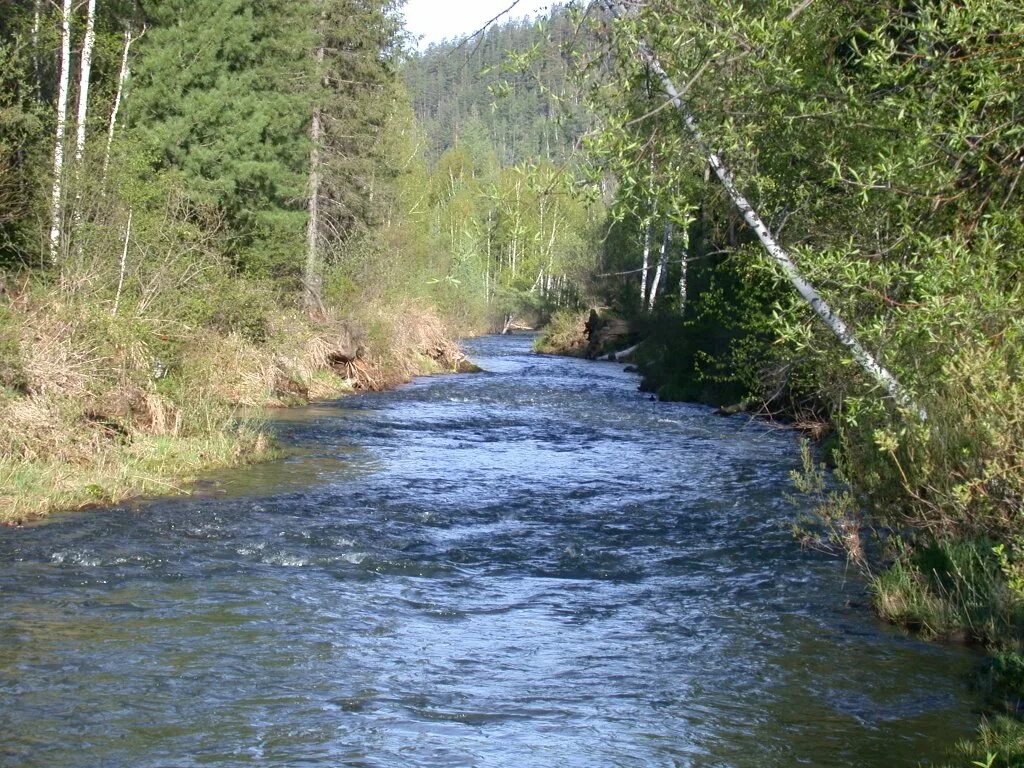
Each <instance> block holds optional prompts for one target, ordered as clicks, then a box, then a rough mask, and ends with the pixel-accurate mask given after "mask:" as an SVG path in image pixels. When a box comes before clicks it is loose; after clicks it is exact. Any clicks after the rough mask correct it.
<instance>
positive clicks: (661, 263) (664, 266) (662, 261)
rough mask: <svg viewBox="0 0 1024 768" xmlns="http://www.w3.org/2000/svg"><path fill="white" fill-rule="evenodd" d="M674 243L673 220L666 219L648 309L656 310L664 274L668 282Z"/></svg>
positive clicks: (650, 310)
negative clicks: (670, 250)
mask: <svg viewBox="0 0 1024 768" xmlns="http://www.w3.org/2000/svg"><path fill="white" fill-rule="evenodd" d="M671 245H672V222H671V221H669V220H668V219H666V220H665V233H664V235H663V236H662V238H661V257H660V258H659V259H658V268H657V269H656V270H654V283H653V284H652V285H651V295H650V297H649V299H648V302H647V310H648V311H649V312H653V311H654V302H655V301H656V300H657V298H658V288H659V287H660V286H661V278H662V275H665V277H666V282H667V278H668V275H666V272H667V271H668V249H669V247H670V246H671Z"/></svg>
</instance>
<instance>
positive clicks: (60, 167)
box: [50, 0, 71, 264]
mask: <svg viewBox="0 0 1024 768" xmlns="http://www.w3.org/2000/svg"><path fill="white" fill-rule="evenodd" d="M70 79H71V0H64V2H63V5H62V7H61V19H60V75H59V79H58V82H57V131H56V137H55V141H54V145H53V190H52V194H51V202H50V261H51V262H53V263H54V264H56V263H57V260H58V257H59V252H60V245H61V229H62V225H63V222H64V133H65V131H66V130H67V120H68V83H69V82H70Z"/></svg>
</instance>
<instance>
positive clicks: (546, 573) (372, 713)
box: [0, 337, 976, 768]
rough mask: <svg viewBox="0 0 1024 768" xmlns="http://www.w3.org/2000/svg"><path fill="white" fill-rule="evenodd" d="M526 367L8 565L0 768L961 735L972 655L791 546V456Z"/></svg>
mask: <svg viewBox="0 0 1024 768" xmlns="http://www.w3.org/2000/svg"><path fill="white" fill-rule="evenodd" d="M528 348H529V339H524V338H522V337H519V338H511V339H510V338H504V339H501V338H487V339H482V340H479V341H477V342H474V343H473V344H472V351H473V352H474V359H475V360H476V361H477V362H478V363H479V364H480V365H482V366H483V367H484V368H485V369H486V370H487V371H488V372H487V373H485V374H480V375H476V376H460V377H454V376H453V377H442V378H436V379H429V380H423V381H420V382H417V383H416V384H414V385H412V386H409V387H407V388H404V389H402V390H400V391H397V392H393V393H389V394H384V395H365V396H360V397H356V398H350V399H347V400H345V401H343V402H342V403H340V404H338V405H337V406H317V407H312V408H307V409H302V410H297V411H292V412H285V413H282V414H280V415H279V416H278V417H277V419H278V421H277V426H278V429H279V431H280V434H281V437H282V440H283V441H284V442H285V443H286V444H287V445H289V446H292V448H293V449H294V452H293V453H292V454H291V455H289V457H288V458H286V459H284V460H282V461H279V462H276V463H274V464H270V465H264V466H259V467H253V468H246V469H243V470H235V471H232V472H230V473H222V474H219V475H214V476H211V477H210V478H209V479H208V480H207V481H205V483H204V484H203V487H202V489H201V490H202V493H201V495H200V496H198V497H196V498H192V499H184V500H163V501H157V502H154V503H151V504H146V505H141V506H138V507H136V508H126V509H114V510H109V511H105V512H98V513H89V514H88V515H81V516H73V517H70V516H65V517H62V518H59V519H58V520H56V521H54V522H52V523H50V524H47V525H43V526H39V527H35V528H30V529H24V530H12V531H5V532H3V533H2V534H0V600H2V602H0V618H2V621H0V697H2V699H0V765H3V766H53V767H59V766H81V767H82V768H85V767H86V766H88V767H90V768H91V767H93V766H132V767H133V768H148V767H152V768H156V767H157V766H160V767H167V766H198V765H220V766H243V765H264V766H299V765H302V766H341V765H352V766H410V765H411V766H509V767H510V768H511V767H513V766H515V767H516V768H518V767H520V766H581V767H582V766H588V767H589V766H606V765H607V766H647V765H652V766H737V767H740V766H744V767H745V766H749V767H750V768H754V767H755V766H756V767H757V768H764V767H772V766H780V767H781V766H787V767H788V766H793V765H798V764H806V765H813V766H858V767H865V766H866V767H871V766H878V767H879V768H881V767H882V766H885V768H892V767H893V766H912V765H916V764H917V762H918V761H919V760H924V761H929V760H931V761H935V760H941V759H942V758H943V757H944V756H945V749H946V748H947V747H948V745H950V744H951V743H952V742H953V740H954V739H955V738H956V737H957V736H959V735H961V734H964V733H966V732H967V731H968V730H969V729H970V727H971V725H972V723H973V722H974V721H975V719H976V717H975V716H974V715H973V714H972V711H971V708H972V704H973V702H972V700H971V699H970V697H969V696H968V694H967V692H966V687H965V685H964V676H965V674H966V671H967V670H968V669H970V667H971V665H972V663H973V660H972V659H971V657H970V656H969V654H967V653H966V652H963V651H958V650H955V649H950V648H943V647H937V646H928V645H925V644H922V643H919V642H916V641H914V640H912V639H909V638H906V637H903V636H902V635H900V634H899V633H897V632H895V631H892V630H890V629H887V628H884V627H881V626H880V625H879V624H878V623H877V622H875V621H874V620H873V619H872V618H871V617H870V615H868V614H867V612H866V611H865V609H863V608H859V607H849V606H850V602H849V599H850V598H851V597H855V596H859V593H860V590H861V589H862V587H861V585H859V584H858V583H856V582H854V581H851V580H850V579H851V577H850V575H849V574H846V573H844V570H843V567H842V564H841V563H839V562H836V561H834V560H830V559H827V558H824V557H822V556H820V555H817V554H815V553H811V552H804V551H801V550H800V549H799V548H798V547H797V546H796V545H795V544H794V542H793V541H792V538H791V536H790V534H789V533H788V531H787V521H788V520H789V519H790V517H791V515H792V513H793V511H792V509H791V508H790V507H789V506H788V504H787V502H786V501H785V500H784V499H783V495H784V494H785V493H786V492H787V491H788V490H789V487H788V480H787V477H788V472H789V471H790V470H791V469H793V468H794V466H795V463H794V458H795V456H796V453H797V450H796V446H795V444H794V441H793V439H792V437H791V436H790V435H787V434H784V433H778V432H772V431H770V430H767V429H765V428H763V427H760V426H758V425H755V424H750V423H748V422H747V421H745V420H743V419H729V420H723V419H718V418H716V417H713V416H711V415H709V412H708V410H707V409H704V408H699V407H695V406H688V405H679V404H661V403H652V402H650V401H649V400H647V399H646V398H645V397H644V396H642V395H640V394H639V393H637V392H636V381H635V379H634V378H633V377H631V376H629V375H627V374H625V373H623V371H622V368H621V366H617V365H610V364H604V365H602V364H595V363H587V362H584V361H578V360H565V359H556V358H541V357H536V356H532V355H530V354H528Z"/></svg>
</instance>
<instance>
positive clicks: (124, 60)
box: [100, 29, 132, 191]
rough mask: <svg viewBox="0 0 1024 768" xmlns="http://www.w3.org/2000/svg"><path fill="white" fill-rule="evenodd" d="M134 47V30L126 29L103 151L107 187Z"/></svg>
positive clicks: (105, 185) (104, 176)
mask: <svg viewBox="0 0 1024 768" xmlns="http://www.w3.org/2000/svg"><path fill="white" fill-rule="evenodd" d="M131 47H132V31H131V30H130V29H127V30H125V33H124V51H123V52H122V53H121V71H120V72H119V73H118V75H117V92H116V93H115V94H114V106H113V107H112V108H111V110H110V123H109V124H108V125H107V146H106V149H104V151H103V172H102V174H101V176H100V179H101V187H102V188H103V190H104V191H106V188H107V172H108V171H109V170H110V153H111V150H112V149H113V146H114V133H115V132H116V131H117V115H118V112H120V111H121V99H122V98H123V97H124V84H125V83H126V82H127V81H128V75H129V74H130V72H129V69H128V50H129V49H130V48H131Z"/></svg>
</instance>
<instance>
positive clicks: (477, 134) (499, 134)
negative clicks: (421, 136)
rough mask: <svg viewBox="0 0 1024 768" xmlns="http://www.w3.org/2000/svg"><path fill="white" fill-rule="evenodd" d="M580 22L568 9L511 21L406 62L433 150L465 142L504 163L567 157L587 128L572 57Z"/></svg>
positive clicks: (442, 150)
mask: <svg viewBox="0 0 1024 768" xmlns="http://www.w3.org/2000/svg"><path fill="white" fill-rule="evenodd" d="M575 34H576V29H575V27H574V24H573V23H572V20H571V19H570V17H569V16H568V15H567V14H566V13H565V12H564V11H555V12H553V13H552V15H551V17H550V18H549V19H546V20H541V21H536V22H528V21H523V22H515V21H513V22H508V23H504V24H497V25H494V26H492V27H490V28H489V29H488V30H487V31H486V32H484V33H483V35H481V37H480V38H479V39H478V40H476V41H472V42H469V43H467V44H465V45H462V46H459V41H448V42H444V43H441V44H439V45H433V46H431V47H430V48H429V49H427V51H425V52H424V53H421V54H417V55H413V56H412V57H410V59H409V61H407V62H406V64H405V67H404V70H403V76H404V79H405V81H406V83H407V84H408V87H409V90H410V92H411V93H412V94H413V104H414V107H415V111H416V116H417V119H418V120H419V121H420V123H421V124H422V125H423V128H424V131H425V133H426V139H427V142H428V157H430V158H431V159H432V160H436V159H437V158H439V157H441V155H443V154H444V153H445V152H446V151H448V150H450V149H453V148H455V147H456V146H463V147H469V148H472V150H473V151H476V152H480V153H483V154H493V155H494V157H495V158H497V159H498V160H500V162H501V163H502V164H503V165H506V166H512V165H521V164H523V163H530V162H535V161H537V160H538V159H543V160H546V161H549V162H565V161H569V160H571V159H572V155H573V147H574V145H575V143H576V141H577V139H578V138H579V137H580V136H581V135H582V133H583V131H584V130H585V125H586V117H585V114H584V112H583V110H581V109H580V107H579V106H578V100H577V99H575V98H574V90H573V89H574V83H573V80H572V78H571V77H570V76H569V75H570V67H569V64H568V61H567V57H566V48H567V47H568V46H569V45H571V43H572V40H573V39H574V37H575Z"/></svg>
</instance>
